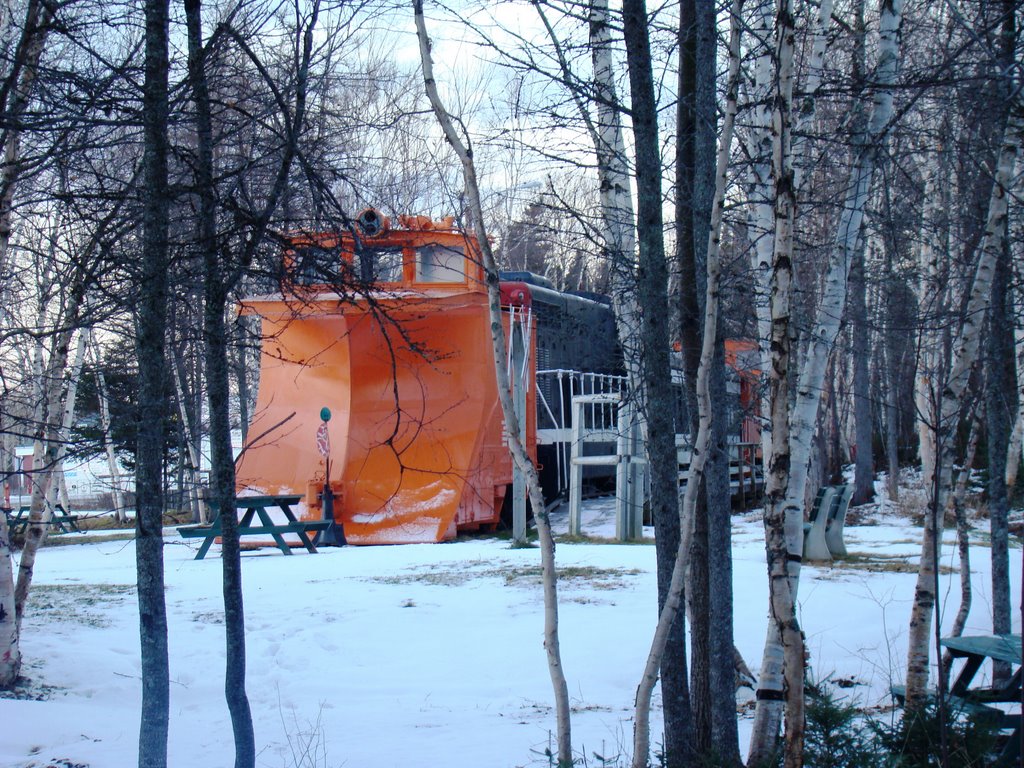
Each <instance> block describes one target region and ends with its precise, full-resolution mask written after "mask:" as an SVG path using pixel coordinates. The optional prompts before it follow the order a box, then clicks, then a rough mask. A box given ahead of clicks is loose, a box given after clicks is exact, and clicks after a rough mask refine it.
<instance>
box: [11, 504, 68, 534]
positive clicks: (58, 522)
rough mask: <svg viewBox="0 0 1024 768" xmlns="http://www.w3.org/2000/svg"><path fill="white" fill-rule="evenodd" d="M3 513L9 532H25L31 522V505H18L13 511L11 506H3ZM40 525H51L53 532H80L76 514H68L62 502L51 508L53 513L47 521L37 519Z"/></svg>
mask: <svg viewBox="0 0 1024 768" xmlns="http://www.w3.org/2000/svg"><path fill="white" fill-rule="evenodd" d="M3 510H4V514H5V515H6V516H7V528H8V530H9V531H10V532H11V533H16V532H18V531H21V532H23V533H24V532H25V531H26V530H27V529H28V525H29V523H30V522H31V520H30V519H29V515H30V513H31V511H32V508H31V507H28V506H22V507H18V509H17V511H15V510H14V509H13V508H11V507H4V508H3ZM39 522H40V524H41V525H52V526H54V527H55V528H56V530H55V531H54V533H71V532H72V531H74V532H75V533H81V532H82V529H81V528H79V527H78V515H71V514H68V512H67V510H65V509H64V505H63V504H57V505H56V506H54V508H53V515H51V517H50V519H49V520H47V521H45V522H44V521H42V520H40V521H39Z"/></svg>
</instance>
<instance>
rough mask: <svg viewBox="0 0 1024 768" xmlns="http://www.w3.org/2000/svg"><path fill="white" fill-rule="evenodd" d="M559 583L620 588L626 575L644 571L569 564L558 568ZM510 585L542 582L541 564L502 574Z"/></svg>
mask: <svg viewBox="0 0 1024 768" xmlns="http://www.w3.org/2000/svg"><path fill="white" fill-rule="evenodd" d="M557 570H558V583H559V584H561V585H563V586H566V587H569V588H571V587H583V586H587V587H591V588H593V589H619V588H620V587H624V586H625V585H626V581H625V577H627V576H637V575H639V574H641V573H643V571H640V570H638V569H636V568H599V567H597V566H593V565H585V566H584V565H567V566H563V567H561V568H558V569H557ZM502 576H503V578H504V580H505V584H506V585H508V586H519V585H523V586H535V585H539V584H540V583H541V576H542V572H541V567H540V566H539V565H535V566H527V567H523V568H512V569H511V570H508V571H505V572H504V573H503V574H502Z"/></svg>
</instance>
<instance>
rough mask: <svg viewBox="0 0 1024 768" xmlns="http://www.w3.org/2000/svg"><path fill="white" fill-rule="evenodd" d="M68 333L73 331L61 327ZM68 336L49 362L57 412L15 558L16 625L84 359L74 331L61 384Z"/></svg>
mask: <svg viewBox="0 0 1024 768" xmlns="http://www.w3.org/2000/svg"><path fill="white" fill-rule="evenodd" d="M71 304H72V306H71V307H70V311H69V313H68V314H69V317H77V314H78V307H77V306H76V301H75V300H74V298H72V301H71ZM64 333H65V334H66V335H67V336H69V337H70V336H71V334H73V333H74V332H73V331H65V332H64ZM69 346H70V338H69V339H68V340H66V341H62V342H60V343H59V344H58V347H57V350H56V352H55V354H54V355H53V356H52V358H51V362H50V366H49V375H48V381H49V387H50V407H49V409H48V411H49V413H50V414H59V417H57V418H53V421H52V422H51V424H50V425H49V429H48V440H47V447H46V451H45V453H44V454H43V462H44V464H43V466H40V467H39V468H38V471H40V472H45V480H44V481H43V482H42V483H40V482H38V481H37V482H36V483H35V484H34V489H33V494H32V510H31V512H30V513H29V524H28V527H27V529H26V531H25V545H24V547H23V548H22V550H21V558H20V560H19V561H18V583H17V584H16V585H15V588H14V610H15V616H16V617H17V622H18V626H19V629H20V626H21V619H22V616H23V615H24V612H25V601H26V599H27V598H28V591H29V588H30V587H31V586H32V575H33V571H34V568H35V562H36V553H37V552H38V551H39V548H40V547H41V546H42V544H43V541H44V540H45V538H46V534H47V529H48V528H49V526H48V525H47V523H48V522H49V521H50V520H51V518H52V517H53V506H54V503H55V501H56V498H57V493H58V487H59V479H58V478H59V475H60V473H61V467H62V464H63V461H64V457H65V455H66V454H67V447H68V433H69V431H70V430H71V427H72V426H73V425H74V422H75V401H76V399H77V397H78V382H79V381H80V379H81V374H82V365H83V363H84V362H85V335H84V334H82V333H79V334H77V342H76V345H75V353H74V357H73V358H72V363H71V366H70V369H69V370H68V371H67V386H66V387H62V386H61V382H62V381H63V380H64V373H65V371H64V369H65V367H66V364H67V354H68V352H67V350H68V347H69Z"/></svg>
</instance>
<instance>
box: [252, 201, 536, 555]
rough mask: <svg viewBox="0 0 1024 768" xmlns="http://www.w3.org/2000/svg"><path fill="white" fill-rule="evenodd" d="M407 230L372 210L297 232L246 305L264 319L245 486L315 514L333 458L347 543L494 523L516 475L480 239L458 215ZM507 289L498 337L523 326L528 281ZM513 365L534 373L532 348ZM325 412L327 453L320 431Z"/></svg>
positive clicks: (436, 536)
mask: <svg viewBox="0 0 1024 768" xmlns="http://www.w3.org/2000/svg"><path fill="white" fill-rule="evenodd" d="M400 225H401V226H400V227H396V228H395V229H391V227H390V225H389V222H388V221H387V220H386V219H384V218H382V217H381V216H380V215H379V214H378V213H377V212H376V211H373V210H372V209H371V210H368V211H364V212H363V213H362V214H361V215H360V217H359V220H358V230H357V231H358V232H359V237H358V238H357V237H353V236H352V235H349V234H344V235H342V236H340V237H336V236H306V237H301V238H295V239H293V240H292V247H291V250H290V251H289V253H288V254H287V255H286V258H285V278H284V280H283V282H282V291H281V293H279V294H274V295H270V296H261V297H256V298H250V299H246V300H245V301H243V310H242V311H243V312H246V313H249V314H255V315H258V316H259V317H260V318H261V319H262V324H263V327H262V337H263V349H262V357H261V363H260V385H259V394H258V399H257V404H256V409H255V416H254V419H253V423H252V425H251V426H250V428H249V431H248V435H249V439H250V440H251V441H252V442H251V444H250V445H247V446H246V448H245V450H244V452H243V454H242V456H241V457H240V460H239V466H238V471H237V478H238V481H237V483H238V487H237V490H238V493H239V495H240V496H245V495H267V494H273V495H278V494H281V495H284V494H302V495H303V496H304V511H303V513H302V515H303V517H305V518H316V519H319V518H321V517H322V515H323V510H322V505H321V497H322V490H323V487H324V478H325V473H326V472H327V470H328V466H329V467H330V478H329V481H330V487H331V490H332V492H333V495H334V501H333V511H334V519H335V521H336V522H338V523H339V524H341V525H342V526H343V531H344V535H345V537H346V539H347V541H348V542H349V543H351V544H402V543H415V542H435V541H443V540H446V539H450V538H453V537H454V536H455V535H456V532H457V531H458V530H460V529H476V528H480V527H486V526H493V525H495V524H496V523H497V522H498V520H499V516H500V512H501V506H502V501H503V499H504V495H505V488H506V486H507V485H508V484H509V483H510V482H511V480H512V465H511V460H510V458H509V454H508V449H507V446H506V444H505V441H504V439H503V420H502V416H501V409H500V406H499V404H498V397H497V389H496V380H495V373H494V363H493V361H492V342H491V332H490V322H489V318H488V310H487V293H486V288H485V285H484V282H483V280H484V276H483V271H482V269H481V267H480V261H479V258H478V245H477V243H476V242H475V240H473V239H472V238H471V237H468V236H466V235H465V234H464V233H462V232H461V231H458V230H456V229H455V228H454V227H453V226H452V222H451V220H445V221H443V222H434V221H431V220H429V219H427V218H425V217H402V218H401V219H400ZM504 287H505V288H506V290H505V291H504V293H505V294H506V298H507V300H505V301H503V303H504V304H506V305H507V306H506V307H505V311H504V312H503V318H504V319H503V322H504V325H505V330H506V334H507V333H508V331H509V328H510V325H511V324H512V323H516V322H522V323H523V327H524V328H526V329H529V322H528V318H529V306H528V305H529V292H528V291H525V292H523V291H512V292H510V291H508V289H507V286H504ZM513 294H514V296H515V298H513ZM527 338H530V331H529V330H527ZM531 347H532V344H528V345H527V348H528V349H529V348H531ZM519 373H520V375H522V377H523V380H524V381H525V382H532V381H533V376H534V361H533V359H532V356H529V358H528V359H527V366H525V368H524V369H523V370H522V371H520V372H519ZM534 390H535V388H534V387H532V386H530V387H528V388H527V402H526V413H527V414H528V416H527V424H526V443H527V445H529V446H533V445H534V444H535V429H536V424H535V420H536V419H535V413H536V405H535V400H534V398H535V392H534ZM324 407H327V408H329V409H330V412H331V414H332V417H331V420H330V421H329V423H328V425H327V427H328V431H329V439H330V450H329V453H328V456H329V464H328V459H327V458H326V457H325V456H324V455H323V454H324V453H325V451H324V450H323V448H324V446H322V445H321V446H319V447H318V442H317V432H318V429H319V428H320V426H321V418H320V413H321V409H322V408H324ZM321 442H322V441H321Z"/></svg>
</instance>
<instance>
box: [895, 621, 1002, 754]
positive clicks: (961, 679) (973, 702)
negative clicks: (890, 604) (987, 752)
mask: <svg viewBox="0 0 1024 768" xmlns="http://www.w3.org/2000/svg"><path fill="white" fill-rule="evenodd" d="M939 645H941V646H942V647H943V648H946V649H948V650H949V653H950V656H952V657H953V658H954V659H962V660H963V666H962V667H961V669H960V672H959V673H958V674H957V676H956V678H955V679H954V680H953V683H952V684H951V685H950V686H949V692H948V694H947V696H946V698H947V701H948V702H949V704H950V706H951V707H952V708H954V709H958V710H960V711H962V712H964V713H966V714H969V715H973V716H975V717H979V718H982V719H985V720H987V721H988V722H989V723H991V724H992V725H993V726H994V727H995V728H997V729H999V730H1000V731H1002V732H1003V736H1002V745H1001V748H1000V750H999V752H998V754H997V756H996V761H995V763H994V765H997V766H1011V765H1019V764H1020V755H1021V744H1020V740H1021V714H1020V712H1007V711H1005V710H1004V709H1000V708H998V707H994V706H992V705H993V704H1004V705H1005V704H1019V703H1020V700H1021V636H1020V635H971V636H963V637H943V638H941V639H940V640H939ZM990 660H993V661H1005V662H1008V663H1009V664H1012V665H1014V667H1015V669H1014V672H1013V675H1012V676H1011V677H1010V680H1009V681H1008V682H1007V683H1005V684H1002V685H998V686H982V685H977V684H975V677H976V676H977V674H978V672H979V671H980V670H981V668H982V666H983V665H984V664H985V662H986V661H990ZM892 694H893V696H894V697H895V698H896V699H897V701H899V702H900V703H902V701H903V698H904V697H905V695H906V690H905V688H904V687H903V686H893V687H892Z"/></svg>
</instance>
